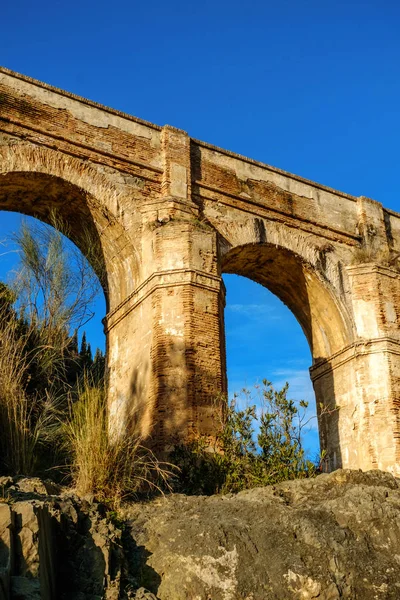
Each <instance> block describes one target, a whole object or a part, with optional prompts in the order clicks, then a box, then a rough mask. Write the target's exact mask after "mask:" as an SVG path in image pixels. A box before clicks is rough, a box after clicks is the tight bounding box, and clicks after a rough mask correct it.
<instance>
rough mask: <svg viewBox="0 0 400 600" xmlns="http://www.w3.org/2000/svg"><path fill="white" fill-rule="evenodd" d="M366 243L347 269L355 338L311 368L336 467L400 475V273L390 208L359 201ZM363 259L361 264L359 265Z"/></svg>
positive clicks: (325, 440)
mask: <svg viewBox="0 0 400 600" xmlns="http://www.w3.org/2000/svg"><path fill="white" fill-rule="evenodd" d="M359 214H360V232H361V234H362V236H363V245H362V248H361V249H360V250H358V251H356V253H355V260H354V263H355V264H353V265H352V266H349V267H347V274H348V277H349V283H350V299H351V304H352V313H353V318H354V329H355V331H354V343H353V344H351V345H349V346H348V347H346V348H343V350H342V351H340V352H337V353H336V354H335V355H334V356H331V357H329V358H328V359H325V360H323V361H321V362H319V363H318V364H316V365H314V366H313V367H312V368H311V377H312V379H313V384H314V389H315V392H316V397H317V405H318V410H319V413H320V417H319V424H320V439H321V448H324V449H326V450H327V455H328V468H329V470H332V469H335V468H338V467H341V466H342V467H345V468H361V469H363V470H368V469H375V468H378V469H383V470H386V471H391V472H392V473H394V474H396V475H399V474H400V329H399V316H400V315H399V311H400V273H399V272H398V270H397V269H396V268H395V267H394V266H393V265H391V258H390V256H391V249H390V243H389V242H390V240H388V236H387V233H386V230H385V222H384V215H383V210H382V206H381V205H380V204H378V203H377V202H374V201H373V200H369V199H367V198H360V199H359ZM357 262H359V264H357Z"/></svg>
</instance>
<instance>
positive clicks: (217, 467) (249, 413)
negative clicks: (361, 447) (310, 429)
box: [173, 380, 318, 494]
mask: <svg viewBox="0 0 400 600" xmlns="http://www.w3.org/2000/svg"><path fill="white" fill-rule="evenodd" d="M288 388H289V386H288V384H286V385H285V386H284V387H283V388H282V389H281V390H280V391H278V390H275V389H274V387H273V385H272V384H271V382H269V381H267V380H264V381H263V384H262V387H261V389H258V392H260V396H261V408H257V405H256V404H251V403H250V401H251V394H250V392H249V391H248V390H243V395H244V398H241V399H240V398H239V397H238V396H235V397H234V398H233V399H232V400H231V401H230V402H229V401H228V400H227V399H226V398H225V397H222V398H219V399H218V401H219V402H220V403H221V404H222V406H223V411H222V417H221V427H220V433H219V434H218V436H217V438H216V440H215V442H214V444H213V445H212V446H211V447H210V445H209V441H208V440H207V439H206V438H205V437H200V438H199V439H197V440H195V441H194V442H193V443H192V444H191V445H190V447H180V448H177V449H176V451H175V454H174V457H173V460H174V462H175V463H176V464H177V465H178V466H179V468H180V473H179V477H178V481H177V483H176V488H177V489H178V490H179V491H182V492H185V493H195V494H215V493H228V492H238V491H240V490H243V489H247V488H252V487H256V486H263V485H270V484H274V483H278V482H279V481H284V480H287V479H295V478H302V477H313V476H315V475H316V474H317V472H318V469H317V466H316V465H315V463H313V462H311V461H309V460H307V459H306V457H305V454H304V450H303V447H302V442H301V435H302V431H303V429H304V427H305V426H306V425H307V423H308V420H307V418H306V409H307V402H304V401H301V402H300V406H299V407H297V406H296V404H295V402H294V401H293V400H290V399H289V398H288V395H287V394H288ZM243 400H244V402H243ZM240 401H241V402H240ZM241 404H245V406H244V407H243V408H241V406H240V405H241Z"/></svg>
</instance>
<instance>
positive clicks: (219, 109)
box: [0, 0, 400, 448]
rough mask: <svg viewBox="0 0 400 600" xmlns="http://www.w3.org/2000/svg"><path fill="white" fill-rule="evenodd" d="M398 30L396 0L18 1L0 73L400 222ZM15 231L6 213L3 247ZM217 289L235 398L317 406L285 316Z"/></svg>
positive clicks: (303, 356) (10, 9) (238, 287)
mask: <svg viewBox="0 0 400 600" xmlns="http://www.w3.org/2000/svg"><path fill="white" fill-rule="evenodd" d="M399 31H400V3H399V2H398V0H381V1H377V0H374V1H368V0H364V1H361V0H356V1H352V0H346V1H344V0H335V1H333V0H331V1H326V0H325V1H323V0H318V1H317V0H280V1H279V2H277V1H274V2H272V1H268V0H264V1H261V0H257V1H249V2H243V1H242V2H239V1H237V0H230V1H229V2H228V1H227V0H213V1H212V2H211V1H210V0H203V2H201V3H197V2H196V3H194V2H190V1H188V0H186V1H183V0H175V1H168V2H161V1H158V0H154V1H149V2H143V1H141V2H135V1H132V0H131V1H130V2H127V1H121V0H115V1H114V2H112V3H110V2H104V1H103V0H97V1H96V2H77V1H76V0H70V1H69V2H68V3H66V2H61V1H59V0H52V1H51V2H50V1H49V0H45V1H40V2H31V1H28V0H14V1H13V2H11V1H6V2H5V3H4V6H3V7H2V15H1V36H0V63H1V64H3V65H4V66H6V67H8V68H10V69H13V70H15V71H19V72H21V73H23V74H25V75H29V76H31V77H35V78H37V79H40V80H42V81H45V82H47V83H50V84H52V85H55V86H58V87H60V88H63V89H66V90H68V91H71V92H74V93H76V94H79V95H81V96H84V97H87V98H90V99H92V100H95V101H97V102H100V103H102V104H106V105H109V106H112V107H113V108H117V109H120V110H122V111H125V112H128V113H131V114H133V115H136V116H137V117H140V118H143V119H147V120H149V121H152V122H154V123H157V124H159V125H164V124H166V123H168V124H170V125H174V126H176V127H179V128H181V129H185V130H186V131H188V133H189V134H190V135H191V136H192V137H195V138H199V139H202V140H204V141H207V142H210V143H212V144H215V145H217V146H221V147H223V148H226V149H229V150H232V151H235V152H238V153H240V154H244V155H247V156H249V157H251V158H254V159H257V160H260V161H263V162H266V163H268V164H271V165H274V166H276V167H279V168H282V169H285V170H287V171H291V172H293V173H296V174H298V175H301V176H303V177H306V178H309V179H312V180H315V181H318V182H321V183H323V184H325V185H328V186H331V187H334V188H337V189H340V190H343V191H345V192H348V193H350V194H353V195H356V196H357V195H365V196H369V197H371V198H374V199H376V200H379V201H380V202H382V203H383V204H384V205H385V206H387V207H389V208H392V209H394V210H399V211H400V197H399V192H398V173H399V167H398V163H399V149H398V145H399V138H400V111H399V102H400V41H399ZM10 224H11V227H13V226H14V225H15V220H14V219H13V218H11V215H10V216H9V217H8V218H5V217H4V213H2V214H1V220H0V240H1V239H2V238H3V237H5V235H6V233H7V230H8V227H9V226H10ZM0 254H1V248H0ZM9 258H10V256H9V255H8V256H7V257H1V258H0V260H2V263H1V266H0V276H1V274H2V273H3V272H4V271H5V270H6V269H7V268H9V267H10V266H11V264H10V262H9ZM226 283H227V290H228V297H227V299H228V304H227V309H226V334H227V351H228V367H229V371H228V375H229V379H230V388H231V390H235V389H237V388H238V387H240V386H242V385H243V384H247V385H248V386H251V385H252V384H253V382H254V381H256V380H261V379H262V378H264V377H267V378H268V379H272V380H273V381H274V382H276V384H277V385H281V383H283V382H284V381H285V380H286V379H288V380H289V383H291V389H292V391H293V395H294V396H296V397H302V396H303V397H306V398H307V399H312V393H311V387H310V384H309V379H308V367H309V365H310V360H311V359H310V353H309V349H308V346H307V343H306V340H305V338H304V335H303V333H302V331H301V329H300V327H299V325H298V324H297V322H296V321H295V319H294V317H293V316H292V315H291V314H290V313H289V311H288V310H287V309H286V308H285V307H284V306H283V305H282V304H281V303H280V302H279V301H278V300H277V299H276V298H275V297H273V296H272V295H271V294H270V293H269V292H268V291H267V290H264V289H262V288H261V287H260V286H258V285H256V284H253V283H252V282H248V281H246V280H242V279H240V278H238V277H235V276H229V277H227V278H226ZM99 311H100V312H101V308H100V309H99ZM98 329H99V328H98V326H97V330H96V329H95V330H94V333H93V335H94V336H95V338H96V335H97V334H96V331H98ZM313 436H314V437H313ZM309 439H310V447H313V448H314V447H315V433H314V434H312V435H311V436H310V438H309Z"/></svg>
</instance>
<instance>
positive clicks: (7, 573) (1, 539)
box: [0, 503, 14, 600]
mask: <svg viewBox="0 0 400 600" xmlns="http://www.w3.org/2000/svg"><path fill="white" fill-rule="evenodd" d="M13 521H14V515H13V512H12V511H11V508H10V507H9V506H8V504H3V503H0V600H8V598H9V594H10V578H11V573H12V567H13V564H12V557H13V538H12V531H11V530H12V527H13Z"/></svg>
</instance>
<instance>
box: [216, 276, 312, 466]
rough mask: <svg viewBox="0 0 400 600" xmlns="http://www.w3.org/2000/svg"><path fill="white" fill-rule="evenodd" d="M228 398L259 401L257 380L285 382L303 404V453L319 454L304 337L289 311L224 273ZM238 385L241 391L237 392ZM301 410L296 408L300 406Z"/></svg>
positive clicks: (273, 298) (262, 291)
mask: <svg viewBox="0 0 400 600" xmlns="http://www.w3.org/2000/svg"><path fill="white" fill-rule="evenodd" d="M223 279H224V283H225V288H226V306H225V319H224V321H225V334H226V335H225V339H226V362H227V378H228V385H229V388H228V396H229V398H233V397H234V396H236V397H237V398H238V401H239V402H240V401H241V402H243V401H244V402H248V401H250V402H251V403H256V405H257V406H258V405H260V404H262V393H261V392H262V388H263V384H262V381H263V380H264V379H266V380H268V381H271V382H272V385H273V386H274V388H275V390H278V391H279V390H281V389H282V388H283V387H284V385H285V384H286V382H288V383H289V390H288V397H289V398H290V399H293V400H295V402H296V405H297V406H299V402H300V401H301V400H304V401H306V402H307V403H308V407H307V409H306V410H304V411H303V409H301V415H302V418H303V424H304V427H303V428H302V442H303V448H304V449H305V451H306V455H307V456H308V457H309V458H311V459H314V458H315V457H316V456H318V455H319V439H318V426H317V419H316V410H315V409H316V405H315V394H314V390H313V387H312V383H311V379H310V374H309V366H310V364H311V353H310V347H309V345H308V342H307V339H306V338H305V336H304V333H303V331H302V329H301V327H300V325H299V323H298V321H297V319H296V318H295V317H294V315H293V313H292V312H291V311H290V310H289V309H288V308H287V307H286V306H285V305H284V304H283V303H282V302H281V301H280V300H279V299H278V298H277V296H275V295H274V294H272V292H270V291H269V290H268V289H267V288H265V287H264V286H261V285H260V284H258V283H256V282H254V281H252V280H251V279H248V278H244V277H242V276H237V275H232V274H231V275H228V274H226V275H224V277H223ZM243 389H245V390H246V392H245V393H243V391H242V390H243ZM300 408H301V407H300Z"/></svg>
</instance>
